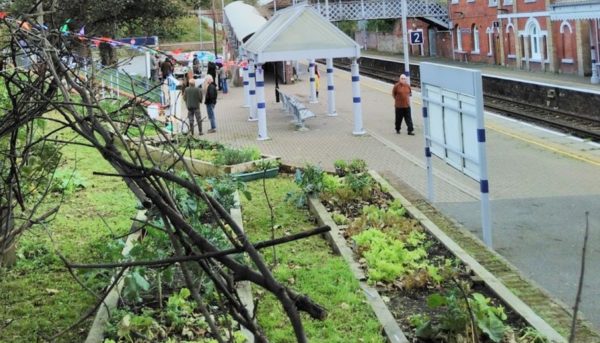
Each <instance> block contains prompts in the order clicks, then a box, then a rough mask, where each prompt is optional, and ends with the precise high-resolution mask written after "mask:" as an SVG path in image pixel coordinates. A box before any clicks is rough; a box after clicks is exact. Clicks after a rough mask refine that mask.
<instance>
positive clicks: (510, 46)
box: [506, 25, 517, 57]
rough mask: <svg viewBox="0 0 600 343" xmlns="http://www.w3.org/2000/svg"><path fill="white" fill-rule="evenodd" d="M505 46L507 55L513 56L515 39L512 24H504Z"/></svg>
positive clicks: (515, 44)
mask: <svg viewBox="0 0 600 343" xmlns="http://www.w3.org/2000/svg"><path fill="white" fill-rule="evenodd" d="M506 46H507V49H506V50H507V54H508V57H512V56H515V50H516V49H517V40H516V39H515V29H514V27H513V26H512V25H508V26H506Z"/></svg>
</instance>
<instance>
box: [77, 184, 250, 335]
mask: <svg viewBox="0 0 600 343" xmlns="http://www.w3.org/2000/svg"><path fill="white" fill-rule="evenodd" d="M205 182H207V184H210V186H211V187H213V189H214V192H213V194H212V195H213V196H215V197H216V198H217V199H219V200H220V201H221V202H222V203H223V205H224V206H226V207H227V208H230V213H231V215H232V217H233V218H234V220H236V222H237V223H238V224H240V225H242V222H241V212H240V208H239V207H240V205H239V196H238V195H237V192H235V188H232V187H230V186H231V184H230V183H229V181H224V183H223V184H221V185H219V184H218V182H219V180H205ZM224 189H227V191H223V190H224ZM219 190H221V191H222V192H219ZM215 192H216V193H215ZM234 192H235V193H234ZM181 196H183V197H184V198H179V197H181ZM177 197H178V201H180V202H181V204H182V206H183V207H184V208H185V209H184V210H183V211H184V213H186V215H190V216H192V218H189V219H190V220H193V221H194V222H195V223H196V224H194V225H195V228H196V229H197V230H199V231H202V234H203V236H205V237H207V239H209V240H210V241H211V242H213V243H215V244H216V245H219V246H221V248H223V247H225V246H227V244H228V243H227V238H226V237H225V236H224V234H223V233H221V232H220V231H219V230H215V229H214V228H211V227H210V225H211V224H210V223H209V221H210V218H209V217H207V216H205V215H204V214H202V213H205V212H204V211H206V210H207V209H206V208H204V209H203V210H201V209H200V208H201V207H202V205H201V204H200V203H196V204H191V203H190V201H191V199H192V198H189V197H187V196H185V195H183V194H179V195H177ZM144 221H146V222H148V223H151V225H150V226H146V227H145V229H144V230H142V231H140V230H138V229H139V228H140V227H141V226H142V224H140V223H141V222H144ZM159 225H160V221H157V219H156V218H152V217H149V218H146V217H145V216H144V218H141V217H140V216H139V215H138V220H137V221H136V223H135V224H134V227H132V231H134V229H136V230H135V231H136V232H135V234H132V235H130V239H128V242H129V244H128V245H126V247H125V248H124V250H123V253H122V255H123V256H124V257H125V259H127V260H137V259H142V260H144V259H148V258H165V257H168V256H171V255H172V254H173V251H172V248H171V246H170V243H169V240H168V239H167V237H166V235H165V234H164V233H162V232H161V231H160V230H157V228H158V227H159ZM140 233H141V234H140ZM138 236H139V237H140V239H139V240H137V237H138ZM134 239H135V240H134ZM190 268H191V267H190ZM192 269H193V268H192ZM194 275H195V276H197V275H198V274H194ZM184 279H185V276H184V275H183V273H182V271H181V270H179V268H177V267H176V266H170V267H168V268H166V269H164V270H161V271H155V270H147V269H145V268H132V269H130V270H129V271H128V272H127V273H126V274H124V275H123V277H122V278H121V280H120V281H118V286H116V287H115V288H114V289H113V290H112V292H111V294H110V295H109V297H108V298H107V301H106V303H107V304H106V306H102V307H101V308H100V309H99V310H98V312H97V314H96V318H95V320H94V325H93V326H92V329H91V330H90V333H89V334H88V338H87V340H86V343H101V342H105V343H106V342H129V341H135V342H180V341H200V342H205V341H206V342H212V340H211V334H210V329H209V327H208V323H207V322H206V320H205V319H204V318H205V317H204V316H203V314H202V313H201V310H200V309H199V306H197V305H196V304H195V302H194V301H193V299H192V297H191V292H190V290H189V289H188V288H186V286H185V282H184ZM197 282H199V283H200V284H201V283H202V281H201V280H200V281H197ZM200 284H198V286H200ZM201 287H202V289H204V290H205V292H206V294H201V297H202V298H203V299H205V300H206V302H207V306H213V305H215V306H216V303H217V299H216V298H215V297H214V294H211V293H210V291H206V289H208V290H210V289H211V287H210V285H209V284H206V285H205V284H202V286H201ZM237 289H238V294H239V296H240V298H241V299H244V300H246V301H247V302H245V305H246V307H247V308H248V309H249V311H251V310H252V306H253V304H252V296H251V294H250V293H249V292H250V287H249V286H248V285H247V284H246V283H244V282H241V283H239V284H238V287H237ZM244 300H243V301H244ZM108 312H110V314H111V315H110V318H109V316H108ZM215 322H216V323H217V325H218V326H219V331H220V333H221V335H222V336H223V337H229V335H233V336H231V338H232V339H233V342H252V341H253V337H252V335H251V334H250V333H249V332H246V331H245V330H244V329H243V328H242V327H240V326H239V325H238V324H237V323H235V322H234V321H233V320H232V319H231V317H230V316H229V315H228V314H227V313H225V312H223V313H219V314H218V315H216V316H215ZM105 338H106V339H105Z"/></svg>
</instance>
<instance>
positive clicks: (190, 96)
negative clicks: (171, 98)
mask: <svg viewBox="0 0 600 343" xmlns="http://www.w3.org/2000/svg"><path fill="white" fill-rule="evenodd" d="M183 100H184V101H185V105H186V107H187V109H188V120H189V121H190V130H189V132H188V134H189V135H191V136H194V119H195V120H196V121H198V135H202V134H203V133H202V113H200V105H201V104H202V90H201V89H200V88H198V87H196V82H195V81H194V80H193V79H192V80H190V82H189V85H188V87H186V89H185V91H184V92H183Z"/></svg>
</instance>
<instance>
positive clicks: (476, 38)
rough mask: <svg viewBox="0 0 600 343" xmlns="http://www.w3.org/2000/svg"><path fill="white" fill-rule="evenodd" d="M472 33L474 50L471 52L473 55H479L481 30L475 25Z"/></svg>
mask: <svg viewBox="0 0 600 343" xmlns="http://www.w3.org/2000/svg"><path fill="white" fill-rule="evenodd" d="M471 32H472V37H471V38H472V40H473V50H472V51H471V53H474V54H478V53H479V28H477V25H475V24H473V26H472V27H471Z"/></svg>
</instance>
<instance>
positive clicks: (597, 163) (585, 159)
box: [362, 83, 600, 167]
mask: <svg viewBox="0 0 600 343" xmlns="http://www.w3.org/2000/svg"><path fill="white" fill-rule="evenodd" d="M362 85H365V86H367V87H369V88H372V89H374V90H377V91H380V92H382V93H386V94H387V93H389V91H387V90H384V89H382V88H379V87H376V86H372V85H370V84H368V83H362ZM412 102H413V103H415V104H417V105H422V104H423V103H422V102H421V101H416V100H412ZM486 127H487V128H489V129H490V130H493V131H496V132H498V133H501V134H503V135H506V136H509V137H512V138H515V139H518V140H521V141H524V142H527V143H530V144H533V145H537V146H539V147H542V148H544V149H547V150H550V151H552V152H555V153H557V154H560V155H564V156H567V157H570V158H573V159H576V160H579V161H583V162H587V163H590V164H593V165H595V166H599V167H600V160H595V159H592V158H588V157H586V156H582V155H579V154H575V153H572V152H569V151H566V150H562V149H558V148H555V147H552V146H550V145H547V144H544V143H541V142H539V141H536V140H533V139H530V138H527V137H523V136H521V135H517V134H515V133H512V132H508V131H506V130H503V129H500V128H498V127H497V126H495V125H490V124H486Z"/></svg>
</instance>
